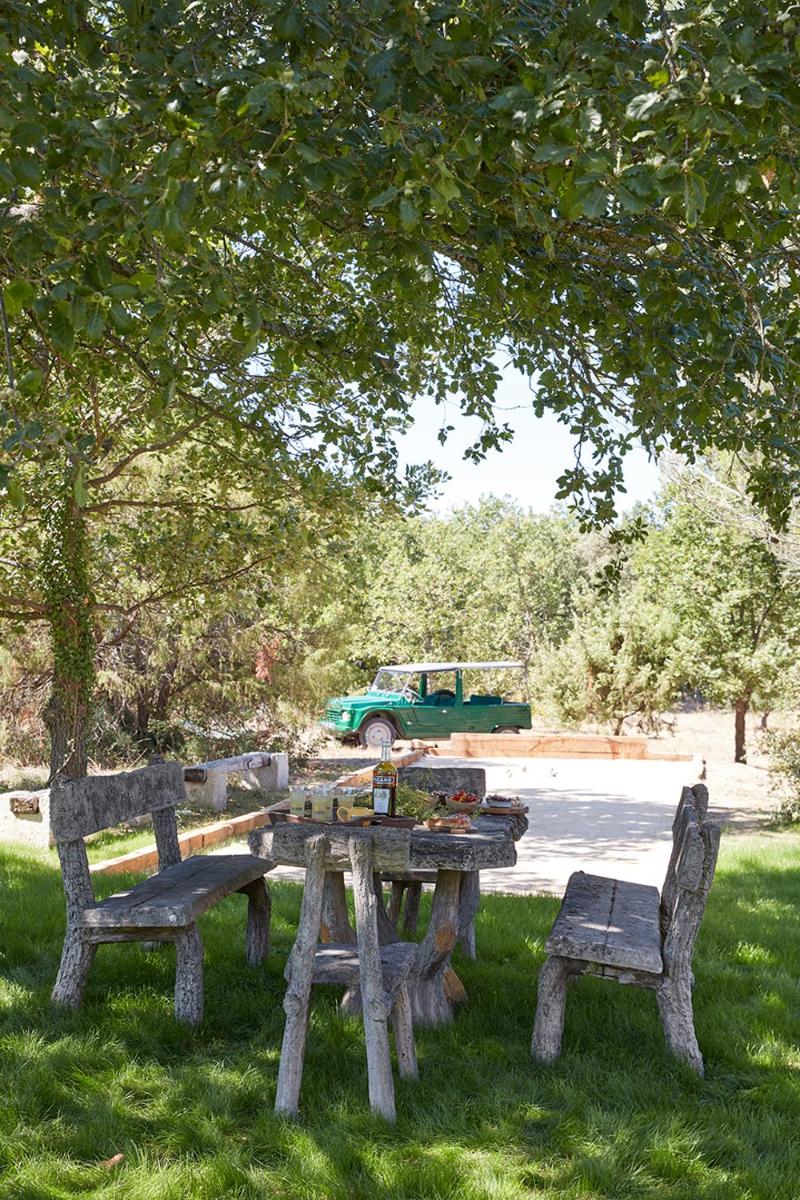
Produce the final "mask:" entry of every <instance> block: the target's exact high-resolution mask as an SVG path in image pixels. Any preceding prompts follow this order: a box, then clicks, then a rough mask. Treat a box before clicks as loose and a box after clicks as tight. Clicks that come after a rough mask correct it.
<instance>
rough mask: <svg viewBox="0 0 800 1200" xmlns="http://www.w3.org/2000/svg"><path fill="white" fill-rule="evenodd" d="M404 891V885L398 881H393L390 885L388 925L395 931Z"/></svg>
mask: <svg viewBox="0 0 800 1200" xmlns="http://www.w3.org/2000/svg"><path fill="white" fill-rule="evenodd" d="M405 890H406V885H405V884H404V883H403V882H402V880H400V879H395V880H394V881H393V883H392V895H391V899H390V900H389V912H388V916H389V923H390V925H391V927H392V929H397V926H398V924H399V921H400V912H401V910H402V907H403V893H404V892H405Z"/></svg>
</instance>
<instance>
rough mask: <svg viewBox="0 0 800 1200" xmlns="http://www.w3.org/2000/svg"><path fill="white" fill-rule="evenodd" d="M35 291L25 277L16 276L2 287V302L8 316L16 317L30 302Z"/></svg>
mask: <svg viewBox="0 0 800 1200" xmlns="http://www.w3.org/2000/svg"><path fill="white" fill-rule="evenodd" d="M35 295H36V292H35V290H34V288H33V285H32V284H30V283H28V281H27V279H22V278H21V277H18V278H17V279H12V280H11V283H8V284H6V286H5V287H4V288H3V303H4V304H5V307H6V313H7V315H8V316H9V317H17V316H19V314H20V313H21V312H22V310H23V308H25V307H26V306H27V305H29V304H30V303H31V301H32V300H33V298H34V296H35Z"/></svg>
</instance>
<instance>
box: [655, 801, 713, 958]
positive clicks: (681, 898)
mask: <svg viewBox="0 0 800 1200" xmlns="http://www.w3.org/2000/svg"><path fill="white" fill-rule="evenodd" d="M707 812H708V789H707V788H706V786H705V784H702V783H698V784H695V785H694V787H685V788H684V789H683V791H682V793H681V798H680V802H679V804H678V808H677V811H676V813H675V820H674V821H673V823H672V853H671V855H670V860H669V866H668V867H667V874H666V878H665V880H664V887H663V889H662V891H661V907H660V920H661V937H662V953H663V958H664V970H665V972H666V973H667V974H675V973H676V972H678V971H681V970H685V971H688V970H689V968H690V966H691V961H692V954H693V952H694V944H695V941H696V939H697V933H698V930H699V928H700V922H701V921H702V919H703V913H704V912H705V907H706V900H707V898H708V893H709V891H710V889H711V884H712V882H713V880H714V871H715V870H716V865H717V855H718V853H719V840H720V826H719V825H718V824H717V823H716V822H715V821H709V820H708V819H707V817H706V814H707Z"/></svg>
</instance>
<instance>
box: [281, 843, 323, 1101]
mask: <svg viewBox="0 0 800 1200" xmlns="http://www.w3.org/2000/svg"><path fill="white" fill-rule="evenodd" d="M326 849H327V839H326V837H325V835H324V834H321V833H320V834H317V835H316V836H315V837H312V838H309V839H308V841H307V842H306V883H305V888H304V889H303V903H302V905H301V908H300V921H299V923H298V926H297V938H296V940H295V943H294V946H293V947H292V952H291V954H290V956H289V963H288V966H287V968H286V973H287V976H288V978H289V986H288V987H287V989H286V995H285V996H284V998H283V1008H284V1011H285V1013H286V1025H285V1026H284V1030H283V1044H282V1046H281V1061H280V1066H279V1068H278V1089H277V1092H276V1095H275V1111H276V1112H277V1113H284V1114H285V1115H286V1116H290V1117H294V1116H296V1115H297V1110H298V1107H299V1104H300V1083H301V1081H302V1078H303V1059H304V1057H305V1049H306V1028H307V1025H308V1004H309V999H310V996H311V980H312V975H313V971H314V953H315V951H316V948H317V942H318V939H319V926H320V920H321V918H322V898H323V889H324V886H325V869H324V863H325V852H326Z"/></svg>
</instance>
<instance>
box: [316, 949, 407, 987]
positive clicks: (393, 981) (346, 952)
mask: <svg viewBox="0 0 800 1200" xmlns="http://www.w3.org/2000/svg"><path fill="white" fill-rule="evenodd" d="M380 949H381V973H382V975H383V986H384V990H385V991H386V994H387V996H389V997H390V998H391V997H393V996H394V995H395V993H396V992H397V991H398V990H399V989H400V988H401V987H402V986H403V984H404V983H405V981H406V979H407V978H408V976H409V975H410V973H411V970H412V968H413V966H414V963H415V962H416V958H417V951H418V950H419V947H418V946H417V945H416V943H415V942H391V943H390V944H389V945H388V946H381V948H380ZM360 970H361V968H360V965H359V960H358V947H356V946H349V945H337V944H336V943H329V944H328V945H325V946H318V947H317V949H316V951H315V954H314V966H313V970H312V976H311V981H312V983H323V984H325V983H327V984H338V985H339V986H343V987H353V986H355V987H358V984H359V980H360Z"/></svg>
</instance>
